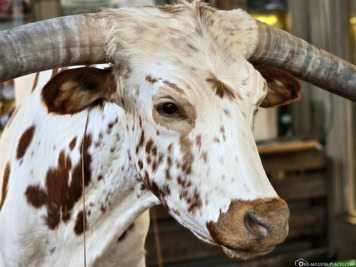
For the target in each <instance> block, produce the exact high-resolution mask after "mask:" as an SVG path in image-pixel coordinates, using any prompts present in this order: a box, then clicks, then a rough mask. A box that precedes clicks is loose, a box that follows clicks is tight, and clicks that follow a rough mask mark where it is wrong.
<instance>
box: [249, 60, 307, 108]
mask: <svg viewBox="0 0 356 267" xmlns="http://www.w3.org/2000/svg"><path fill="white" fill-rule="evenodd" d="M255 68H256V70H258V71H259V72H260V73H261V75H262V76H263V78H265V80H266V82H267V90H268V91H267V95H266V97H265V99H264V100H263V102H262V103H261V107H263V108H270V107H275V106H278V105H285V104H289V103H291V102H293V101H295V100H298V99H299V98H300V94H301V92H302V87H301V85H300V82H299V81H298V80H297V79H296V78H295V77H294V76H293V75H291V74H290V73H288V72H286V71H284V70H282V69H279V68H276V67H272V66H267V65H263V66H257V67H255Z"/></svg>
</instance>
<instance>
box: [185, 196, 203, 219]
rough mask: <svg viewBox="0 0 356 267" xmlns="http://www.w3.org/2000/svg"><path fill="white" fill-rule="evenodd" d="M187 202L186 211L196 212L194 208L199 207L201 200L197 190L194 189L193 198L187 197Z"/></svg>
mask: <svg viewBox="0 0 356 267" xmlns="http://www.w3.org/2000/svg"><path fill="white" fill-rule="evenodd" d="M187 203H188V204H189V206H188V211H189V212H191V213H193V214H194V213H195V212H196V210H198V209H200V208H201V206H202V202H201V199H200V195H199V194H198V191H197V190H195V191H194V194H193V198H191V199H189V200H188V201H187Z"/></svg>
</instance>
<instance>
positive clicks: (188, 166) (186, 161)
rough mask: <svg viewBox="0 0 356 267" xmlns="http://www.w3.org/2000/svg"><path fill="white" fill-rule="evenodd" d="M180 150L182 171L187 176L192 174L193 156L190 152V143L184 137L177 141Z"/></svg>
mask: <svg viewBox="0 0 356 267" xmlns="http://www.w3.org/2000/svg"><path fill="white" fill-rule="evenodd" d="M179 145H180V150H181V153H182V154H183V157H182V160H183V165H182V171H183V172H185V174H187V175H189V174H191V172H192V165H193V161H194V156H193V152H192V143H191V142H190V141H189V139H188V138H186V137H181V138H180V140H179Z"/></svg>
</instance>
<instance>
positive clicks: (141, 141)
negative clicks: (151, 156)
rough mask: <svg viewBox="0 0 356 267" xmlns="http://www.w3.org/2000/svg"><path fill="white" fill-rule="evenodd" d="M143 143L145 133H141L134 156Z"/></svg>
mask: <svg viewBox="0 0 356 267" xmlns="http://www.w3.org/2000/svg"><path fill="white" fill-rule="evenodd" d="M144 142H145V132H144V131H142V133H141V137H140V141H139V143H138V145H137V146H136V154H137V153H138V151H139V149H140V148H141V147H142V146H143V143H144Z"/></svg>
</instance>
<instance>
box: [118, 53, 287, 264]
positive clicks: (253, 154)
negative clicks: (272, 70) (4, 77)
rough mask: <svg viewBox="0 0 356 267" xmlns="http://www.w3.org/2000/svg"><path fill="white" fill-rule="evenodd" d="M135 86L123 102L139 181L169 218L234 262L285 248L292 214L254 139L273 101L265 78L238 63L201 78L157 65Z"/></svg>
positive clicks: (138, 78)
mask: <svg viewBox="0 0 356 267" xmlns="http://www.w3.org/2000/svg"><path fill="white" fill-rule="evenodd" d="M206 65H209V64H206ZM152 69H154V70H155V71H148V70H152ZM172 73H174V74H173V75H172ZM130 79H132V80H130ZM130 79H129V80H127V81H125V84H126V86H127V87H126V88H127V89H128V91H127V92H128V96H129V97H128V98H127V99H126V100H124V102H125V101H127V102H128V103H130V104H127V105H128V107H127V108H126V109H127V110H128V114H129V115H128V116H130V118H131V119H129V121H132V122H133V125H129V128H131V127H132V126H133V128H134V130H133V131H132V133H131V136H132V139H133V140H135V141H134V142H133V147H132V150H133V152H134V154H135V165H136V168H137V171H138V174H139V175H138V176H139V178H140V179H141V180H142V181H143V183H144V184H145V186H146V187H147V189H149V190H151V191H152V192H153V193H154V194H155V195H156V196H157V197H158V198H159V199H160V201H161V203H162V204H164V205H165V206H166V207H167V209H168V210H169V212H170V214H171V215H172V216H173V217H175V218H176V219H177V220H178V221H179V222H180V223H181V224H183V225H184V226H186V227H188V228H189V229H190V230H191V231H192V232H193V233H194V234H195V235H197V236H198V237H199V238H201V239H203V240H205V241H207V242H209V243H213V244H219V245H221V246H222V247H223V248H224V250H225V251H226V253H227V254H228V255H230V256H234V257H240V258H251V257H255V256H257V255H263V254H265V253H267V252H269V251H270V250H272V249H273V248H274V246H275V245H276V244H278V243H280V242H282V241H283V240H284V239H285V237H286V235H287V233H288V218H289V211H288V208H287V205H286V203H285V202H284V201H283V200H281V199H280V198H279V197H278V195H277V194H276V192H275V191H274V189H273V188H272V186H271V184H270V182H269V180H268V178H267V176H266V174H265V172H264V170H263V167H262V164H261V160H260V157H259V155H258V152H257V147H256V144H255V141H254V138H253V134H252V128H253V120H254V116H255V114H256V111H257V109H258V107H259V105H260V104H261V103H262V101H263V99H264V98H265V95H266V93H267V86H266V82H265V81H264V79H263V78H262V77H261V75H260V74H259V72H258V71H256V70H255V69H254V68H253V66H251V65H250V64H249V63H248V62H247V61H245V60H243V59H241V58H237V59H236V63H235V64H232V65H231V66H229V67H226V66H225V67H224V68H221V69H220V68H204V69H203V70H201V71H197V72H195V73H193V72H192V73H187V72H186V71H184V67H183V66H176V69H175V70H174V72H171V71H167V70H165V67H164V66H161V67H160V66H159V65H158V64H155V63H152V65H151V66H145V68H143V69H140V70H138V71H137V73H136V70H135V71H133V73H132V78H130ZM137 81H140V82H138V83H137ZM132 103H135V104H134V105H133V106H131V105H132Z"/></svg>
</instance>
